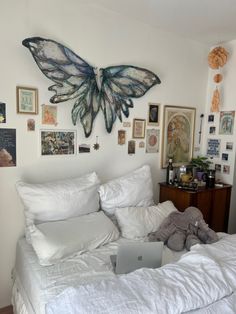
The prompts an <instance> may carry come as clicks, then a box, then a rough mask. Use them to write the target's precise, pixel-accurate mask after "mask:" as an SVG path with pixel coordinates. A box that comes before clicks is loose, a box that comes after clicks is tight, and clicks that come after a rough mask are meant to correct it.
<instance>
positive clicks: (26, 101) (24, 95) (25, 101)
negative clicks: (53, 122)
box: [16, 86, 38, 114]
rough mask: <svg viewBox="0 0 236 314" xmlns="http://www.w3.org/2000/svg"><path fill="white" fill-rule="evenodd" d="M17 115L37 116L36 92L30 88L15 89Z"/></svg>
mask: <svg viewBox="0 0 236 314" xmlns="http://www.w3.org/2000/svg"><path fill="white" fill-rule="evenodd" d="M16 103H17V113H25V114H38V90H37V88H30V87H21V86H17V87H16Z"/></svg>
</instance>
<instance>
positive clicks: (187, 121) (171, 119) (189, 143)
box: [162, 106, 196, 168]
mask: <svg viewBox="0 0 236 314" xmlns="http://www.w3.org/2000/svg"><path fill="white" fill-rule="evenodd" d="M195 115H196V109H195V108H188V107H177V106H165V107H164V123H163V132H162V133H163V140H162V168H166V167H167V165H168V160H169V158H172V160H173V166H174V167H178V166H181V165H183V164H188V163H189V162H190V160H191V158H192V155H193V146H194V145H193V139H194V128H195Z"/></svg>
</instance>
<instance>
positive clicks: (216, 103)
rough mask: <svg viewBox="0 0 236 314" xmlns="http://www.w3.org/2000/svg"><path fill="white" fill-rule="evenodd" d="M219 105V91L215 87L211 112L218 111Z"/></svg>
mask: <svg viewBox="0 0 236 314" xmlns="http://www.w3.org/2000/svg"><path fill="white" fill-rule="evenodd" d="M219 107H220V92H219V90H218V88H217V87H216V89H215V90H214V93H213V97H212V101H211V112H219Z"/></svg>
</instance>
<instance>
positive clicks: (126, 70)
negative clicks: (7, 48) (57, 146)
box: [22, 37, 161, 137]
mask: <svg viewBox="0 0 236 314" xmlns="http://www.w3.org/2000/svg"><path fill="white" fill-rule="evenodd" d="M22 44H23V45H24V46H25V47H27V48H28V49H29V50H30V52H31V53H32V55H33V57H34V59H35V61H36V63H37V65H38V67H39V68H40V70H41V71H42V72H43V74H45V75H46V76H47V77H48V78H49V79H50V80H52V81H53V82H55V83H56V84H54V85H52V86H50V87H49V88H48V89H49V90H50V91H54V92H55V95H54V96H53V97H51V99H50V102H52V103H59V102H63V101H67V100H69V99H75V103H74V106H73V109H72V112H71V115H72V121H73V124H74V125H75V124H76V122H77V119H78V118H79V119H80V122H81V123H82V125H83V128H84V133H85V136H86V137H89V135H90V134H91V132H92V128H93V121H94V119H95V117H96V115H97V113H98V112H99V110H100V108H101V109H102V111H103V114H104V119H105V125H106V129H107V132H108V133H110V132H111V130H112V126H113V124H114V122H115V120H116V117H118V118H119V119H120V121H122V113H123V114H124V115H125V117H128V116H129V108H132V107H133V101H132V99H131V98H139V97H141V96H143V95H144V94H145V93H146V92H147V91H148V90H149V89H150V88H151V87H152V86H154V85H156V84H160V83H161V81H160V79H159V78H158V76H157V75H156V74H154V73H153V72H151V71H149V70H146V69H143V68H139V67H135V66H132V65H118V66H110V67H107V68H104V69H99V70H97V69H96V68H94V67H92V66H90V65H89V64H88V63H87V62H85V61H84V60H83V59H82V58H80V57H79V56H78V55H76V54H75V53H74V52H73V51H71V50H70V49H69V48H67V47H65V46H63V45H62V44H60V43H57V42H56V41H53V40H50V39H44V38H40V37H33V38H27V39H24V40H23V42H22Z"/></svg>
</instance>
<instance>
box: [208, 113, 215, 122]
mask: <svg viewBox="0 0 236 314" xmlns="http://www.w3.org/2000/svg"><path fill="white" fill-rule="evenodd" d="M208 122H214V115H213V114H209V116H208Z"/></svg>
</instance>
